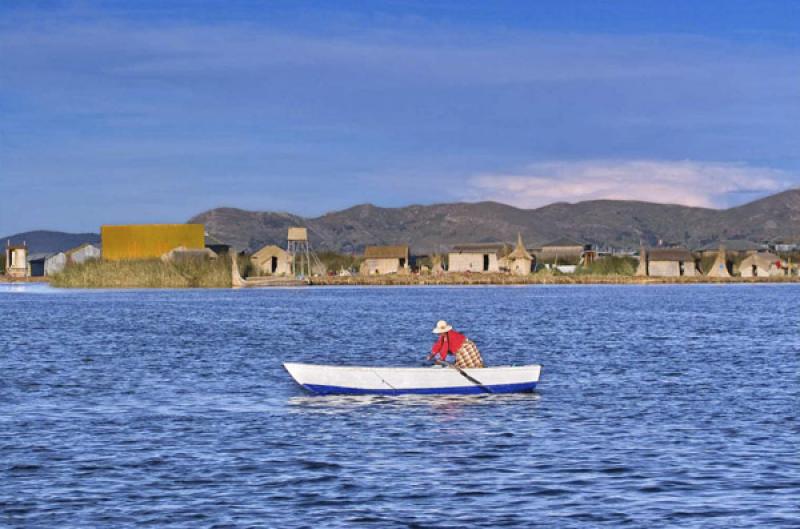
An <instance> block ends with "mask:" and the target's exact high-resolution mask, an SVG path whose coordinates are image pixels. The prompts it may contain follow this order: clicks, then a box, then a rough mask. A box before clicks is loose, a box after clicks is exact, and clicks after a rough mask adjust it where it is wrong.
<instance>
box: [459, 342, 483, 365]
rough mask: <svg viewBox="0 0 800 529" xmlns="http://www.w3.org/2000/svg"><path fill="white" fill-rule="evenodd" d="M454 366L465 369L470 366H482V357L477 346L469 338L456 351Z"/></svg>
mask: <svg viewBox="0 0 800 529" xmlns="http://www.w3.org/2000/svg"><path fill="white" fill-rule="evenodd" d="M456 367H458V368H461V369H466V368H470V367H483V358H481V352H480V351H478V346H477V345H475V342H473V341H472V340H470V339H469V338H468V339H466V340H464V343H463V344H462V345H461V347H459V348H458V351H456Z"/></svg>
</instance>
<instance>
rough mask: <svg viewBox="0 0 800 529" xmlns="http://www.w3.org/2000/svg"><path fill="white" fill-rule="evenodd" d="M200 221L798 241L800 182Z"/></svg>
mask: <svg viewBox="0 0 800 529" xmlns="http://www.w3.org/2000/svg"><path fill="white" fill-rule="evenodd" d="M189 222H197V223H202V224H205V226H206V231H207V232H208V233H209V235H211V236H213V237H214V238H216V239H218V240H220V241H223V242H226V243H228V244H231V245H233V246H234V247H236V248H238V249H245V248H250V249H252V250H255V249H258V248H260V247H261V246H263V245H265V244H277V245H279V246H285V245H286V232H287V229H288V228H289V227H290V226H306V227H308V230H309V236H310V239H311V244H312V247H313V248H315V249H320V250H336V251H340V252H348V253H349V252H361V251H362V250H363V249H364V246H367V245H373V244H409V245H410V246H411V248H412V250H413V251H414V252H417V253H429V252H442V251H445V250H446V249H447V248H448V247H450V246H452V245H454V244H460V243H481V242H494V241H513V240H514V239H515V238H516V236H517V233H520V234H522V236H523V238H524V239H525V242H526V244H527V245H528V246H529V247H535V246H538V245H541V244H544V243H547V242H548V241H551V240H554V239H558V238H561V237H567V238H571V239H575V240H578V241H581V242H585V243H592V244H596V245H600V246H612V247H616V248H631V249H633V248H637V247H638V246H639V244H640V243H644V244H647V245H656V244H658V243H659V242H663V243H664V244H680V245H686V246H688V247H689V248H697V247H699V246H704V245H707V244H712V243H714V242H716V241H720V240H730V239H746V240H750V241H753V242H765V241H773V242H774V241H792V242H798V241H800V189H792V190H789V191H784V192H782V193H778V194H775V195H771V196H768V197H765V198H762V199H759V200H756V201H754V202H750V203H747V204H744V205H741V206H737V207H734V208H728V209H710V208H696V207H687V206H680V205H674V204H655V203H650V202H636V201H626V200H592V201H586V202H578V203H575V204H569V203H565V202H559V203H555V204H550V205H548V206H544V207H541V208H536V209H520V208H515V207H512V206H508V205H506V204H500V203H497V202H479V203H454V204H434V205H429V206H420V205H413V206H406V207H401V208H382V207H377V206H373V205H371V204H363V205H359V206H354V207H351V208H348V209H345V210H342V211H335V212H331V213H326V214H325V215H322V216H319V217H312V218H305V217H301V216H298V215H293V214H291V213H277V212H269V211H246V210H242V209H236V208H216V209H211V210H209V211H205V212H203V213H200V214H199V215H196V216H194V217H192V218H191V219H189ZM6 239H11V240H12V242H22V241H23V240H25V241H27V242H28V245H29V247H30V249H31V252H55V251H60V250H65V249H68V248H72V247H75V246H78V245H79V244H81V243H84V242H93V243H96V242H99V240H100V238H99V236H98V235H97V234H96V233H82V234H72V233H63V232H53V231H35V232H27V233H22V234H17V235H13V236H10V237H9V236H7V237H4V238H3V239H2V240H6Z"/></svg>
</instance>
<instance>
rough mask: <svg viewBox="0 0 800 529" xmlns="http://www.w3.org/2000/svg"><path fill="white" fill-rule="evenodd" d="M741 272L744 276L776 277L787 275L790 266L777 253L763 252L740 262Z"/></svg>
mask: <svg viewBox="0 0 800 529" xmlns="http://www.w3.org/2000/svg"><path fill="white" fill-rule="evenodd" d="M739 273H740V274H741V276H742V277H774V276H783V275H787V274H788V273H789V268H788V267H787V266H786V263H784V262H783V261H782V260H781V258H780V257H778V256H777V255H775V254H773V253H769V252H761V253H756V254H753V255H751V256H749V257H746V258H745V259H744V260H743V261H742V262H741V263H739Z"/></svg>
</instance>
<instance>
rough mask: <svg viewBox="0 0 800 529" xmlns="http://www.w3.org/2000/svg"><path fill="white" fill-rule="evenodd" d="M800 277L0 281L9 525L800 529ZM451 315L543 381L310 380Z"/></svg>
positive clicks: (412, 350) (400, 360)
mask: <svg viewBox="0 0 800 529" xmlns="http://www.w3.org/2000/svg"><path fill="white" fill-rule="evenodd" d="M798 299H800V285H724V286H719V285H718V286H713V285H708V286H688V285H672V286H669V285H664V286H553V287H546V286H532V287H466V288H460V287H459V288H448V287H442V288H437V287H413V288H306V289H274V290H258V291H250V290H243V291H228V290H224V291H59V290H55V289H50V288H48V287H42V286H35V285H32V286H23V287H9V286H0V336H2V349H1V350H0V373H1V374H2V378H0V527H25V528H37V527H42V528H87V527H104V528H105V527H108V528H120V527H134V526H136V527H148V526H149V527H175V528H198V527H281V528H290V527H292V528H293V527H352V526H359V525H366V526H370V527H419V528H422V527H434V528H445V527H452V528H460V527H532V526H537V527H557V528H570V527H623V526H626V527H648V528H653V527H680V528H682V529H686V528H695V527H697V528H700V527H703V528H706V527H720V528H722V527H725V528H729V527H799V526H800V422H799V421H798V414H799V413H800V368H799V367H798V364H799V362H800V360H799V359H800V340H798V330H800V329H799V327H798V324H799V323H800V319H799V318H798V301H797V300H798ZM438 319H447V320H448V321H451V322H452V323H453V324H454V325H455V327H456V328H457V329H459V330H461V331H464V332H465V333H466V334H467V335H468V336H470V337H471V338H472V339H474V340H475V341H476V342H477V344H478V345H479V347H480V348H481V351H482V353H483V355H484V358H485V359H486V360H487V362H488V363H490V364H495V365H497V364H509V363H511V364H524V363H541V364H543V365H544V370H543V376H542V380H541V383H540V386H539V388H538V390H537V393H535V394H532V395H516V396H514V395H512V396H500V395H494V396H493V395H486V396H461V397H394V398H388V397H314V396H310V395H307V394H305V393H304V392H303V391H302V389H301V388H299V387H298V386H296V385H295V383H294V382H293V381H292V380H291V379H290V378H289V376H288V375H287V373H286V372H285V371H284V370H283V368H282V366H281V363H282V362H284V361H305V362H318V363H337V364H338V363H341V364H369V365H405V366H415V365H419V364H420V362H421V360H422V359H423V358H424V356H425V355H426V353H427V352H428V351H429V348H430V345H431V344H432V342H433V335H432V334H431V332H430V330H431V328H432V327H433V326H434V324H435V323H436V320H438Z"/></svg>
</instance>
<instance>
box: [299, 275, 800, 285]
mask: <svg viewBox="0 0 800 529" xmlns="http://www.w3.org/2000/svg"><path fill="white" fill-rule="evenodd" d="M765 283H800V277H796V276H774V277H754V278H749V277H729V278H717V277H706V276H698V277H636V276H600V275H577V276H575V275H566V274H565V275H549V274H547V275H545V274H541V275H540V274H532V275H530V276H510V275H503V274H469V275H467V274H453V275H452V276H451V275H447V274H446V275H442V276H429V275H428V276H408V275H385V276H353V277H339V276H334V277H315V278H312V279H311V281H310V285H311V286H439V285H445V286H446V285H450V286H516V285H673V284H676V285H682V284H686V285H692V284H698V285H699V284H765Z"/></svg>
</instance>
